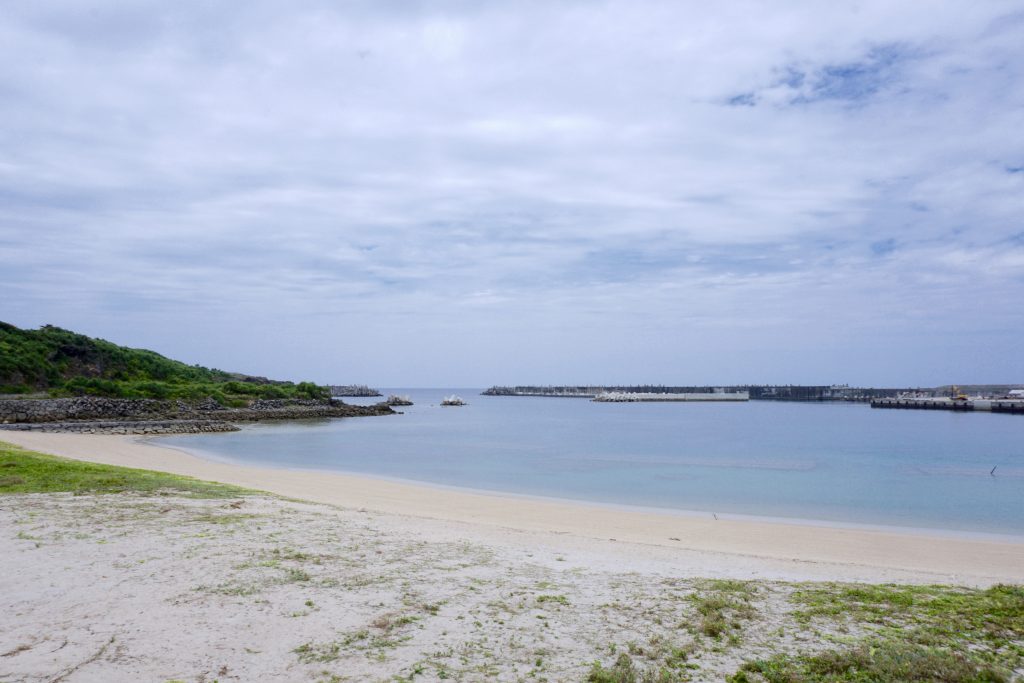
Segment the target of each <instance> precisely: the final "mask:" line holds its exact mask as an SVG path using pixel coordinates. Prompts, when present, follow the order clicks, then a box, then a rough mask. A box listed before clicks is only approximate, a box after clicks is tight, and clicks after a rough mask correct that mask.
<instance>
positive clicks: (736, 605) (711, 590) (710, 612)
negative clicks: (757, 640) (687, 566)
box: [690, 580, 757, 638]
mask: <svg viewBox="0 0 1024 683" xmlns="http://www.w3.org/2000/svg"><path fill="white" fill-rule="evenodd" d="M753 594H754V590H753V588H752V587H751V585H750V584H749V583H747V582H745V581H734V580H712V581H707V582H706V586H705V590H703V591H701V592H697V593H694V594H693V595H691V596H690V599H691V600H692V601H693V603H694V606H695V607H696V608H697V613H698V614H699V615H700V624H699V629H700V632H701V633H703V634H704V635H706V636H708V637H710V638H719V637H721V636H722V635H723V634H727V633H729V632H730V631H738V630H739V629H740V628H741V627H742V625H741V621H742V620H746V619H752V618H754V617H755V616H756V615H757V613H756V612H755V610H754V608H753V607H752V606H751V604H750V598H751V597H752V596H753Z"/></svg>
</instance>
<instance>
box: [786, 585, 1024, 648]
mask: <svg viewBox="0 0 1024 683" xmlns="http://www.w3.org/2000/svg"><path fill="white" fill-rule="evenodd" d="M791 600H792V601H793V602H794V603H796V604H797V605H798V606H799V609H798V610H797V611H796V612H794V613H793V615H794V616H795V617H796V618H797V619H799V620H801V621H804V622H809V621H811V620H813V619H816V618H819V619H820V618H827V619H832V620H837V621H839V620H851V621H854V622H859V623H865V624H869V625H872V626H873V627H874V628H875V629H876V630H877V631H878V632H879V633H880V634H882V635H883V636H886V635H888V636H891V637H892V638H894V639H895V638H899V639H900V640H902V641H905V642H909V643H914V644H918V645H921V646H931V647H944V648H949V649H952V650H961V651H962V650H965V649H966V648H968V647H969V648H970V649H971V650H972V652H973V653H974V654H975V655H977V656H987V657H989V658H990V659H992V660H995V659H996V658H998V659H1003V660H1009V661H1011V662H1014V666H1022V665H1024V586H1019V585H996V586H992V587H990V588H986V589H983V590H982V589H971V588H957V587H951V586H899V585H891V584H884V585H851V584H822V585H814V586H809V587H806V588H803V589H800V590H797V591H795V592H794V593H793V595H792V597H791ZM890 632H891V633H890Z"/></svg>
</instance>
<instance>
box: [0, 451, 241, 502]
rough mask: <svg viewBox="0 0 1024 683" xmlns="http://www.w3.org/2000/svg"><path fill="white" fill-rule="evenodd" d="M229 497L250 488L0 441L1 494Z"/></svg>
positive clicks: (238, 494) (239, 494)
mask: <svg viewBox="0 0 1024 683" xmlns="http://www.w3.org/2000/svg"><path fill="white" fill-rule="evenodd" d="M166 491H172V492H174V493H175V494H177V495H183V496H188V497H193V498H230V497H237V496H241V495H246V494H251V493H253V492H252V491H249V490H247V489H242V488H238V487H236V486H228V485H226V484H217V483H214V482H208V481H201V480H199V479H193V478H192V477H183V476H179V475H176V474H166V473H163V472H153V471H151V470H138V469H132V468H128V467H115V466H113V465H99V464H96V463H89V462H81V461H78V460H69V459H67V458H60V457H57V456H54V455H45V454H43V453H36V452H34V451H29V450H25V449H23V448H20V447H18V446H14V445H12V444H8V443H4V442H2V441H0V494H10V493H60V492H70V493H75V494H85V493H124V492H131V493H144V494H156V493H162V492H166Z"/></svg>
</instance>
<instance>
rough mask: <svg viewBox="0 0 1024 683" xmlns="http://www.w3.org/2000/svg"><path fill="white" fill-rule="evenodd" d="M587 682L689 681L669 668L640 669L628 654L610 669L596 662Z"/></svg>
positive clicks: (649, 682) (647, 682)
mask: <svg viewBox="0 0 1024 683" xmlns="http://www.w3.org/2000/svg"><path fill="white" fill-rule="evenodd" d="M585 680H586V682H587V683H676V682H677V681H685V680H687V676H686V674H685V673H683V672H680V671H677V670H673V669H671V668H669V667H660V668H654V669H643V668H638V667H637V666H636V664H634V663H633V659H632V658H631V657H630V656H629V655H628V654H626V653H622V654H621V655H619V657H618V659H616V660H615V663H614V664H612V665H611V666H609V667H604V666H602V665H601V663H600V662H594V663H593V664H592V665H591V667H590V671H589V672H587V677H586V679H585Z"/></svg>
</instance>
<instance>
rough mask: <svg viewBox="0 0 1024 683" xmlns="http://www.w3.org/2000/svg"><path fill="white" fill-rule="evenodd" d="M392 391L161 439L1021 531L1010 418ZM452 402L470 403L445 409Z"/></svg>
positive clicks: (426, 473) (495, 484)
mask: <svg viewBox="0 0 1024 683" xmlns="http://www.w3.org/2000/svg"><path fill="white" fill-rule="evenodd" d="M396 392H397V393H405V394H410V395H411V397H412V399H413V400H414V401H415V402H416V405H414V406H411V407H408V408H402V409H401V410H403V411H404V414H402V415H395V416H386V417H372V418H356V419H346V420H317V421H302V422H289V423H278V424H271V423H267V424H257V425H252V426H249V427H246V428H245V429H243V431H241V432H237V433H229V434H202V435H188V436H175V437H168V438H165V439H162V442H164V443H167V444H168V445H174V446H176V447H180V448H185V449H188V450H192V451H197V452H200V453H201V454H203V455H205V456H207V457H211V458H216V459H221V460H229V461H232V462H240V463H248V464H258V465H269V466H274V467H284V468H302V469H317V470H337V471H343V472H353V473H362V474H369V475H374V476H382V477H389V478H399V479H405V480H411V481H420V482H427V483H432V484H441V485H446V486H457V487H465V488H473V489H485V490H492V491H503V492H510V493H520V494H530V495H540V496H553V497H558V498H569V499H577V500H586V501H594V502H601V503H616V504H627V505H641V506H646V507H660V508H671V509H677V510H694V511H708V512H712V511H713V512H717V513H732V514H744V515H756V516H768V517H786V518H797V519H806V520H820V521H829V522H841V523H853V524H871V525H889V526H909V527H921V528H932V529H944V530H952V531H970V532H988V533H1001V534H1013V535H1024V417H1020V416H1015V415H992V414H985V413H978V414H961V413H951V412H944V411H908V410H878V409H874V410H873V409H871V408H870V407H868V406H866V405H863V404H845V403H823V404H800V403H771V402H763V401H751V402H749V403H742V404H725V403H703V404H674V403H634V404H626V403H603V404H602V403H592V402H590V401H587V400H583V399H559V398H529V397H488V396H479V395H478V393H479V390H475V389H462V390H451V389H447V390H445V389H436V390H430V389H405V390H396ZM385 393H386V392H385ZM449 393H459V394H460V395H461V396H462V397H463V398H464V399H466V400H467V401H468V402H469V405H467V406H464V407H459V408H445V407H440V406H439V405H438V404H439V403H440V400H441V398H442V397H443V396H444V395H446V394H449ZM346 400H351V401H353V402H362V403H367V402H372V401H367V400H365V399H363V400H357V399H346ZM377 400H379V399H377ZM993 466H995V467H996V471H995V476H991V475H990V474H989V473H990V470H991V469H992V467H993Z"/></svg>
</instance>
